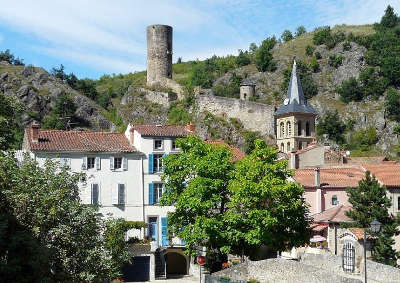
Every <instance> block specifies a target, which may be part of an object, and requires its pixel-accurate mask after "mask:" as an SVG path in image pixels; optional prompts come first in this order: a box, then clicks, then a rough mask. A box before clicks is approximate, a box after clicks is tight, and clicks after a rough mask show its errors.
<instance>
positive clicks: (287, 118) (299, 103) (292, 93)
mask: <svg viewBox="0 0 400 283" xmlns="http://www.w3.org/2000/svg"><path fill="white" fill-rule="evenodd" d="M316 116H317V111H316V110H315V109H314V107H312V105H311V104H309V103H308V102H307V100H306V99H305V97H304V93H303V88H302V87H301V82H300V78H299V76H298V74H297V68H296V61H294V62H293V69H292V74H291V76H290V82H289V87H288V90H287V94H286V98H285V100H284V102H283V105H281V106H280V107H279V108H278V110H276V112H275V120H276V143H277V146H278V148H279V150H280V151H281V152H285V153H287V152H290V151H291V150H299V149H302V148H305V147H307V146H308V145H309V144H310V143H311V142H313V141H314V140H315V117H316Z"/></svg>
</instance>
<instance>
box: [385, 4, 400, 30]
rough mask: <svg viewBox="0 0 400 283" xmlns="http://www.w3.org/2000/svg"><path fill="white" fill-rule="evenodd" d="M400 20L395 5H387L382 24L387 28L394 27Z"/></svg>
mask: <svg viewBox="0 0 400 283" xmlns="http://www.w3.org/2000/svg"><path fill="white" fill-rule="evenodd" d="M398 21H399V19H398V17H397V15H396V13H395V12H394V10H393V7H392V6H390V5H389V6H387V8H386V10H385V15H383V17H382V19H381V25H382V26H384V27H386V28H392V27H394V26H396V24H397V23H398Z"/></svg>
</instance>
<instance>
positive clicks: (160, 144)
mask: <svg viewBox="0 0 400 283" xmlns="http://www.w3.org/2000/svg"><path fill="white" fill-rule="evenodd" d="M154 149H158V150H160V149H163V141H162V140H154Z"/></svg>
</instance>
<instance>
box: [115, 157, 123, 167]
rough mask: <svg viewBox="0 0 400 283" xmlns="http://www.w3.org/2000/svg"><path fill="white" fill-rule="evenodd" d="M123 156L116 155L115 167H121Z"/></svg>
mask: <svg viewBox="0 0 400 283" xmlns="http://www.w3.org/2000/svg"><path fill="white" fill-rule="evenodd" d="M121 167H122V157H114V169H121Z"/></svg>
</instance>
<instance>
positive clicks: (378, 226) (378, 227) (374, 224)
mask: <svg viewBox="0 0 400 283" xmlns="http://www.w3.org/2000/svg"><path fill="white" fill-rule="evenodd" d="M381 226H382V223H381V222H379V221H378V220H376V218H375V219H374V221H372V222H371V223H370V224H369V229H370V230H371V231H372V233H373V234H374V235H376V234H377V233H379V230H381ZM367 234H368V233H367V229H364V282H365V283H367ZM370 235H371V234H370Z"/></svg>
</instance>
